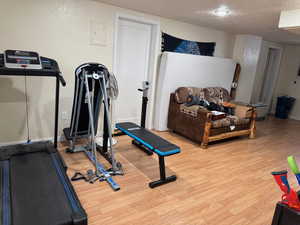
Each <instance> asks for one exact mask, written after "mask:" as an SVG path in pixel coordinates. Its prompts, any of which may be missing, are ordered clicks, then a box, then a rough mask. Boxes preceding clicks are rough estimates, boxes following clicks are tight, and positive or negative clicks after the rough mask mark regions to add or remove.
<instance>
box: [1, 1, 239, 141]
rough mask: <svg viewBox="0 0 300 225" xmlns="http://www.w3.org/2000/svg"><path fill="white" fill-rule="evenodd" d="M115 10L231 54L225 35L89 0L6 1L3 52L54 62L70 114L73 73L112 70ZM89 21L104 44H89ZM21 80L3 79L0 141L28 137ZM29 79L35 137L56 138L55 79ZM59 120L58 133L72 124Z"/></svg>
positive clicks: (63, 108)
mask: <svg viewBox="0 0 300 225" xmlns="http://www.w3.org/2000/svg"><path fill="white" fill-rule="evenodd" d="M117 12H119V13H129V14H133V15H135V16H141V17H146V18H149V19H154V20H157V21H160V23H161V29H162V30H163V31H164V32H167V33H169V34H171V35H174V36H177V37H180V38H185V39H190V40H196V41H209V42H212V41H215V42H216V51H215V55H216V56H219V57H231V56H232V48H233V43H234V37H233V36H232V35H231V34H228V33H226V32H223V31H217V30H213V29H208V28H203V27H199V26H195V25H190V24H186V23H182V22H178V21H174V20H169V19H164V18H160V17H156V16H151V15H145V14H142V13H138V12H134V11H130V10H125V9H121V8H118V7H114V6H110V5H105V4H101V3H98V2H94V1H88V0H49V1H43V0H23V1H20V0H9V1H2V2H1V7H0V15H1V18H6V19H2V20H1V21H0V27H1V42H0V51H1V52H2V51H3V50H5V49H21V50H33V51H37V52H39V53H40V54H41V55H42V56H47V57H50V58H54V59H56V60H57V61H58V62H59V65H60V67H61V70H62V72H63V75H64V77H65V79H66V81H67V88H64V89H62V93H61V112H63V111H65V112H67V114H68V116H70V113H71V107H72V99H73V88H74V86H73V82H74V74H73V73H74V69H75V68H76V66H78V65H79V64H81V63H83V62H87V61H96V62H100V63H103V64H105V65H107V66H108V68H109V69H111V68H112V64H113V34H114V23H115V21H114V20H115V15H116V13H117ZM90 21H96V22H99V23H103V24H104V25H105V26H106V30H107V33H106V35H107V36H106V38H107V43H106V44H105V45H104V46H92V45H89V39H90V37H89V23H90ZM133 69H134V68H133ZM22 79H23V78H20V77H19V78H12V77H9V78H5V79H4V78H1V80H0V83H1V87H2V86H4V87H5V88H1V89H0V96H1V97H0V108H1V110H0V118H1V120H0V143H1V142H2V143H3V142H11V141H19V140H23V139H24V138H25V137H26V133H27V131H26V129H25V128H26V126H25V125H26V120H25V118H26V117H25V115H24V112H25V104H24V102H25V98H24V82H23V81H24V80H22ZM27 81H28V82H27V84H28V88H29V92H28V99H29V107H30V112H29V114H30V122H29V124H30V131H31V138H32V139H40V138H47V137H52V133H53V118H54V116H53V113H54V99H53V97H54V92H53V91H52V90H53V88H54V81H53V80H52V79H51V78H45V79H44V78H28V80H27ZM4 109H5V110H4ZM60 115H61V114H60ZM60 117H61V116H60ZM3 118H5V119H3ZM60 120H61V121H60V122H61V123H60V125H61V127H60V129H61V128H63V127H65V126H68V125H69V120H67V121H63V120H62V119H60Z"/></svg>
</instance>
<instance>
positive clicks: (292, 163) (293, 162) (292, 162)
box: [287, 156, 300, 185]
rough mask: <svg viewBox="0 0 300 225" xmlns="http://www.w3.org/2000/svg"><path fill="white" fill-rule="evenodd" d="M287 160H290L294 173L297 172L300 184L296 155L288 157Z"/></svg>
mask: <svg viewBox="0 0 300 225" xmlns="http://www.w3.org/2000/svg"><path fill="white" fill-rule="evenodd" d="M287 160H288V163H289V166H290V168H291V170H292V171H293V173H294V174H295V176H296V178H297V181H298V184H299V185H300V171H299V168H298V165H297V162H296V160H295V157H294V156H289V157H288V158H287Z"/></svg>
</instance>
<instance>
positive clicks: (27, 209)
mask: <svg viewBox="0 0 300 225" xmlns="http://www.w3.org/2000/svg"><path fill="white" fill-rule="evenodd" d="M0 75H5V76H41V77H55V78H56V96H55V128H54V144H53V143H51V142H50V141H46V142H35V143H30V144H18V145H10V146H3V147H1V148H0V225H29V224H30V225H87V215H86V212H85V211H84V209H83V208H82V206H81V204H80V201H79V199H78V197H77V195H76V193H75V191H74V189H73V187H72V184H71V183H70V181H69V179H68V176H67V174H66V171H67V167H66V165H65V163H64V161H63V159H62V157H61V156H60V154H59V152H58V151H57V134H58V110H59V88H60V84H62V85H63V86H65V85H66V82H65V80H64V78H63V77H62V75H61V73H60V70H59V67H58V64H57V62H56V61H55V60H53V59H49V58H46V57H40V56H39V55H38V53H36V52H28V51H18V50H6V51H5V52H4V54H0ZM0 79H1V78H0Z"/></svg>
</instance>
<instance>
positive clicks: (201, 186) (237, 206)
mask: <svg viewBox="0 0 300 225" xmlns="http://www.w3.org/2000/svg"><path fill="white" fill-rule="evenodd" d="M299 132H300V122H299V121H294V120H279V119H275V118H270V119H268V120H266V121H262V122H257V138H255V139H249V138H248V137H247V136H245V137H238V138H234V139H231V140H224V141H221V142H217V143H211V144H210V147H209V150H203V149H202V148H201V147H200V145H199V144H196V143H193V142H191V141H189V140H187V139H185V138H183V137H180V136H178V135H176V134H174V133H168V132H156V133H157V134H158V135H160V136H162V137H163V138H166V139H168V140H169V141H171V142H174V144H176V145H179V146H180V147H181V149H182V152H181V153H180V154H177V155H174V156H170V157H167V158H166V166H167V174H176V175H177V176H178V180H177V181H176V182H174V183H169V184H167V185H164V186H161V187H158V188H156V189H150V188H149V187H148V183H149V182H150V181H151V180H154V179H157V178H158V177H159V170H158V160H157V156H156V155H155V154H154V155H153V156H148V155H146V154H145V153H143V152H142V151H140V150H139V149H137V148H136V147H135V146H133V145H132V144H131V140H130V138H129V137H127V136H120V137H117V139H118V144H117V145H116V147H115V149H116V152H117V154H116V156H117V158H118V160H119V161H120V162H121V163H122V164H123V167H124V170H125V173H126V174H125V176H119V177H115V180H116V181H117V182H118V183H119V185H120V186H121V190H120V191H118V192H114V191H113V190H112V189H111V188H110V187H109V185H107V184H106V183H105V182H102V183H100V182H99V183H95V184H88V183H86V182H84V181H78V182H73V185H74V188H75V190H76V192H77V193H78V196H79V199H80V201H81V202H82V204H83V206H84V208H85V209H86V211H87V213H88V215H89V224H90V225H109V224H113V225H125V224H126V225H140V224H146V225H148V224H149V225H216V224H218V225H268V224H271V220H272V216H273V212H274V209H275V204H276V202H277V201H278V200H280V198H281V192H280V190H279V188H278V187H277V184H276V183H275V181H274V180H273V177H272V176H271V175H270V172H271V171H273V170H281V169H286V168H287V167H288V166H287V162H286V157H287V156H288V155H291V154H292V155H294V156H296V157H300V151H299V148H300V138H299ZM64 149H65V145H63V144H62V145H61V150H64ZM62 155H63V157H64V159H65V161H66V163H67V165H68V167H69V170H68V175H69V176H72V175H73V173H74V172H75V171H82V172H85V171H86V170H87V169H88V168H93V167H92V165H91V164H90V163H89V161H88V160H87V159H86V157H85V156H84V154H83V153H76V154H66V153H64V151H62ZM101 162H102V163H104V164H105V165H106V166H109V165H108V164H107V163H106V162H105V160H104V159H101ZM289 180H290V183H291V185H292V186H293V187H295V188H296V187H297V185H296V180H295V179H294V177H293V176H292V175H291V174H290V175H289Z"/></svg>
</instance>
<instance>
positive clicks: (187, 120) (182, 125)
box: [168, 93, 212, 142]
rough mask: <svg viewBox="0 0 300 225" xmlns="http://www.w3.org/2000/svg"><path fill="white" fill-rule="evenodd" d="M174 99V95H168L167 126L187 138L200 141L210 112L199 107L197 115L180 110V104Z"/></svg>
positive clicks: (209, 117)
mask: <svg viewBox="0 0 300 225" xmlns="http://www.w3.org/2000/svg"><path fill="white" fill-rule="evenodd" d="M180 105H181V104H178V103H177V102H176V100H175V95H174V94H173V93H172V94H171V96H170V104H169V114H168V128H169V129H171V130H173V131H174V132H176V133H179V134H181V135H183V136H185V137H188V138H189V139H192V140H194V141H197V142H201V141H202V138H203V134H204V128H205V125H206V124H207V122H208V121H210V119H211V115H212V114H211V112H210V111H208V110H206V109H203V108H201V107H199V108H198V109H197V116H193V115H191V114H188V113H184V112H182V111H181V109H180V107H181V106H180Z"/></svg>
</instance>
